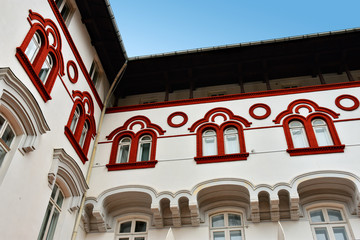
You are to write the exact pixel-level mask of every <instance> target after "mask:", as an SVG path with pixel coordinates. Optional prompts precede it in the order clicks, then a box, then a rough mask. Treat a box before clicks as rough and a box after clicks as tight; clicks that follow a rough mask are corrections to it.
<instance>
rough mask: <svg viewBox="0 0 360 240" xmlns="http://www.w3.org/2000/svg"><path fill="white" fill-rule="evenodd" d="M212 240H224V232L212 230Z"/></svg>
mask: <svg viewBox="0 0 360 240" xmlns="http://www.w3.org/2000/svg"><path fill="white" fill-rule="evenodd" d="M213 236H214V240H225V232H213Z"/></svg>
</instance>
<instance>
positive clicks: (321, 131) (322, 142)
mask: <svg viewBox="0 0 360 240" xmlns="http://www.w3.org/2000/svg"><path fill="white" fill-rule="evenodd" d="M311 124H312V127H313V129H314V132H315V137H316V141H317V144H318V146H330V145H333V141H332V139H331V136H330V133H329V129H328V126H327V124H326V122H325V121H324V120H323V119H320V118H315V119H314V120H312V122H311Z"/></svg>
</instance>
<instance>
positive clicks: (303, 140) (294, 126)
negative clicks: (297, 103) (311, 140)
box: [289, 120, 309, 148]
mask: <svg viewBox="0 0 360 240" xmlns="http://www.w3.org/2000/svg"><path fill="white" fill-rule="evenodd" d="M289 129H290V133H291V138H292V140H293V144H294V148H305V147H308V146H309V144H308V141H307V136H306V132H305V128H304V125H303V124H302V122H300V121H297V120H294V121H291V122H290V123H289Z"/></svg>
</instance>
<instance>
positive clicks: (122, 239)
mask: <svg viewBox="0 0 360 240" xmlns="http://www.w3.org/2000/svg"><path fill="white" fill-rule="evenodd" d="M119 240H129V238H127V237H126V238H123V237H122V238H119Z"/></svg>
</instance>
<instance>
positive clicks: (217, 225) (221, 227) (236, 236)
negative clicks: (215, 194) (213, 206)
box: [210, 212, 245, 240]
mask: <svg viewBox="0 0 360 240" xmlns="http://www.w3.org/2000/svg"><path fill="white" fill-rule="evenodd" d="M210 235H211V240H244V239H245V238H244V227H243V224H242V216H241V215H240V214H238V213H232V212H229V213H220V214H216V215H213V216H211V217H210Z"/></svg>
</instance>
